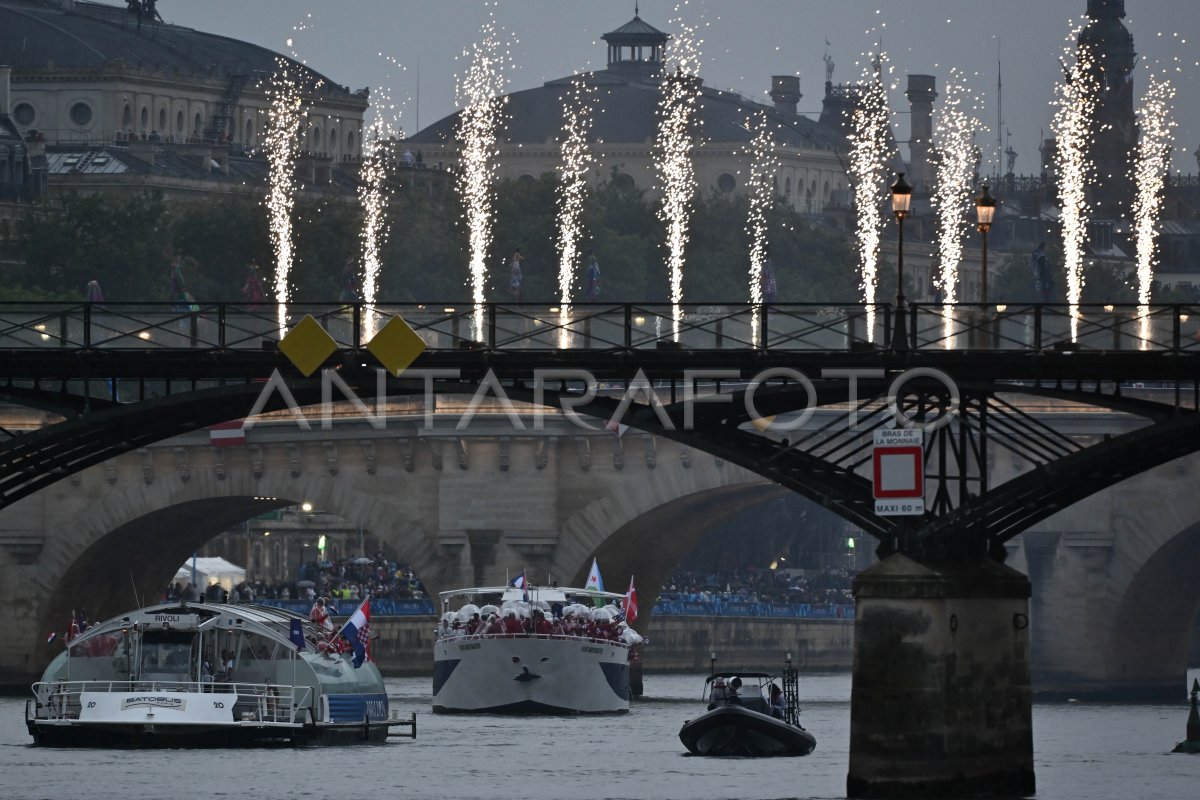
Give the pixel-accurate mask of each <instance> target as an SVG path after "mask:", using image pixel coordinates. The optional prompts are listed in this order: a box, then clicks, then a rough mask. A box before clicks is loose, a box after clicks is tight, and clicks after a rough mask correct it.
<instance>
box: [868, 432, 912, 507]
mask: <svg viewBox="0 0 1200 800" xmlns="http://www.w3.org/2000/svg"><path fill="white" fill-rule="evenodd" d="M871 465H872V481H871V482H872V486H873V489H874V496H875V513H876V514H877V515H879V516H881V517H910V516H911V517H916V516H921V515H922V514H924V513H925V432H924V431H923V430H921V429H920V428H892V429H890V430H877V431H875V448H874V450H873V451H872V458H871Z"/></svg>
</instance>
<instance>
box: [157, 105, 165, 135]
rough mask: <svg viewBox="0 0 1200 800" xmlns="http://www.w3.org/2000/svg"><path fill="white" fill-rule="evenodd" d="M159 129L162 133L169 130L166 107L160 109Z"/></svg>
mask: <svg viewBox="0 0 1200 800" xmlns="http://www.w3.org/2000/svg"><path fill="white" fill-rule="evenodd" d="M158 130H159V132H160V133H162V132H165V131H166V130H167V110H166V109H165V108H160V109H159V110H158Z"/></svg>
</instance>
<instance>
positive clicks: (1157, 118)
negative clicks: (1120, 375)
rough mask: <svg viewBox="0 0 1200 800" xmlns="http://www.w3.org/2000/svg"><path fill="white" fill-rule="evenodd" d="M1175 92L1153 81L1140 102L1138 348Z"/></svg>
mask: <svg viewBox="0 0 1200 800" xmlns="http://www.w3.org/2000/svg"><path fill="white" fill-rule="evenodd" d="M1174 98H1175V88H1174V87H1173V86H1172V85H1171V82H1170V81H1167V80H1159V79H1158V78H1154V77H1152V78H1151V79H1150V84H1149V86H1147V88H1146V95H1145V97H1144V98H1143V99H1142V109H1141V114H1140V115H1139V117H1140V119H1139V121H1140V123H1141V126H1140V127H1141V130H1142V138H1141V141H1140V142H1139V143H1138V148H1137V159H1136V161H1135V162H1134V168H1133V169H1134V176H1133V177H1134V184H1135V186H1136V187H1137V195H1136V196H1135V197H1134V200H1133V227H1134V235H1135V239H1136V242H1137V275H1138V321H1139V325H1138V338H1139V339H1141V348H1142V349H1143V350H1145V349H1147V347H1149V344H1150V309H1149V305H1150V284H1151V282H1152V281H1153V280H1154V266H1155V260H1156V259H1155V248H1154V240H1155V238H1156V237H1157V235H1158V220H1159V214H1160V213H1161V211H1162V201H1163V198H1162V194H1163V186H1164V183H1165V179H1166V175H1167V172H1168V171H1169V170H1170V168H1171V148H1172V147H1173V145H1174V142H1175V135H1174V130H1175V125H1176V123H1175V119H1174V118H1173V117H1172V115H1171V106H1170V103H1171V101H1172V100H1173V99H1174Z"/></svg>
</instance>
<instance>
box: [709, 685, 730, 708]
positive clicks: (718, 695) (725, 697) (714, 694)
mask: <svg viewBox="0 0 1200 800" xmlns="http://www.w3.org/2000/svg"><path fill="white" fill-rule="evenodd" d="M728 702H729V687H728V686H726V685H725V679H724V678H717V679H716V680H715V681H713V682H712V689H711V690H710V691H709V693H708V710H709V711H712V710H713V709H714V708H716V707H717V706H723V705H725V704H726V703H728Z"/></svg>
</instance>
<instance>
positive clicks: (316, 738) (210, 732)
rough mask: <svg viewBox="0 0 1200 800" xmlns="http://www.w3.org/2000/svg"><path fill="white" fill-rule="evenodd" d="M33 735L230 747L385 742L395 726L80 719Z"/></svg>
mask: <svg viewBox="0 0 1200 800" xmlns="http://www.w3.org/2000/svg"><path fill="white" fill-rule="evenodd" d="M28 727H29V734H30V736H32V737H33V741H34V744H35V745H38V746H41V747H106V748H114V747H115V748H134V749H141V748H146V749H151V748H181V747H186V748H228V747H296V746H304V745H335V744H360V743H363V742H385V741H387V738H388V733H389V730H390V726H389V725H388V724H387V723H386V722H384V723H361V724H338V723H328V724H316V725H311V724H310V725H274V726H264V725H254V724H244V723H243V724H236V725H220V726H212V725H177V726H164V725H153V724H150V725H147V724H127V725H120V724H113V725H96V724H79V723H69V722H57V721H56V722H49V721H45V720H39V721H31V722H30V723H29V725H28Z"/></svg>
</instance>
